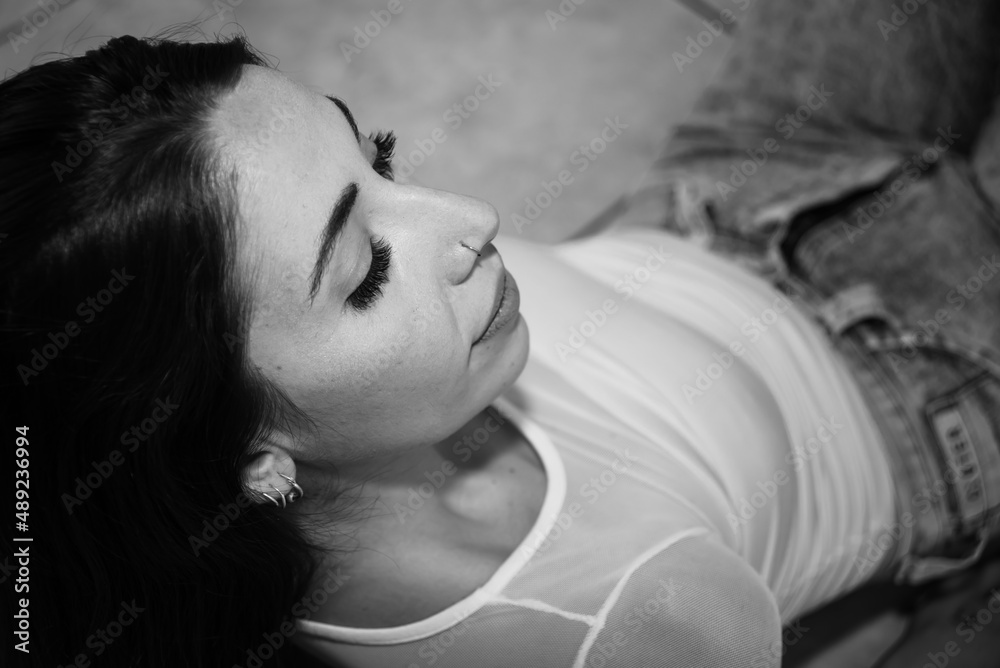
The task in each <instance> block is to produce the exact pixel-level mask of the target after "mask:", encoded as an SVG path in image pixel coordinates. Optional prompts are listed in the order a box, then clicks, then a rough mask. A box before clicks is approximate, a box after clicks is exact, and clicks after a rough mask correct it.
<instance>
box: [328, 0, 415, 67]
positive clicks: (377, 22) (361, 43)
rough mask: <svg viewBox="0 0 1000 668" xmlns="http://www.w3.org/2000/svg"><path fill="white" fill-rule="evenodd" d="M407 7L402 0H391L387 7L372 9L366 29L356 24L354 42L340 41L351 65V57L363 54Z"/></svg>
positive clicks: (341, 50)
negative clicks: (393, 18)
mask: <svg viewBox="0 0 1000 668" xmlns="http://www.w3.org/2000/svg"><path fill="white" fill-rule="evenodd" d="M404 9H405V7H404V6H403V3H402V1H401V0H389V4H388V5H386V8H385V9H373V10H371V15H372V19H374V20H372V21H368V22H367V23H365V25H364V29H362V27H361V26H354V40H353V43H352V42H343V41H342V42H340V44H339V45H338V46H340V53H342V54H343V56H344V60H346V61H347V64H348V65H349V64H350V63H351V59H352V58H354V57H355V56H358V55H360V54H361V52H362V51H363V50H365V49H367V48H368V47H369V46H370V45H371V43H372V40H373V39H375V38H376V37H378V36H379V35H381V34H382V31H383V30H384V29H385V28H388V27H389V24H390V23H392V17H393V16H396V15H398V14H401V13H402V12H403V10H404Z"/></svg>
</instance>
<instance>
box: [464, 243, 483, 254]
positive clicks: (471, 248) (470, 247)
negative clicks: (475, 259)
mask: <svg viewBox="0 0 1000 668" xmlns="http://www.w3.org/2000/svg"><path fill="white" fill-rule="evenodd" d="M458 243H460V244H462V245H463V246H465V247H466V248H468V249H469V250H470V251H472V252H473V253H475V254H476V255H478V256H479V257H482V256H483V254H482V253H480V252H479V251H477V250H476V249H475V248H473V247H472V246H470V245H468V244H467V243H465V242H464V241H459V242H458Z"/></svg>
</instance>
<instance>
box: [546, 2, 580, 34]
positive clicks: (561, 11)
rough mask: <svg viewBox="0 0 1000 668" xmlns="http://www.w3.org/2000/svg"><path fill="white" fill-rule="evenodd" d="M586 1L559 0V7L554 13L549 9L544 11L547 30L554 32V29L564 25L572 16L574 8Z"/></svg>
mask: <svg viewBox="0 0 1000 668" xmlns="http://www.w3.org/2000/svg"><path fill="white" fill-rule="evenodd" d="M586 1H587V0H559V5H558V6H557V7H556V11H553V10H551V9H547V10H545V20H546V21H547V22H548V24H549V29H550V30H552V31H553V32H555V29H556V27H558V25H559V24H560V23H565V22H566V20H567V19H568V18H569V17H570V16H572V15H573V12H575V11H576V8H577V7H579V6H580V5H582V4H583V3H585V2H586Z"/></svg>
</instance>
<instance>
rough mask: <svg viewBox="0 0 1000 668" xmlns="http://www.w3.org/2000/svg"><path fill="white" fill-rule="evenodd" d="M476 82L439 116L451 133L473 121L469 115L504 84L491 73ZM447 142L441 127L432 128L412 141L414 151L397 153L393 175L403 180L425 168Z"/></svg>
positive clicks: (446, 135)
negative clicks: (418, 168)
mask: <svg viewBox="0 0 1000 668" xmlns="http://www.w3.org/2000/svg"><path fill="white" fill-rule="evenodd" d="M477 81H478V85H477V86H476V88H475V89H474V90H473V91H472V93H470V94H469V95H466V96H465V97H464V98H462V100H461V101H459V102H455V103H454V104H452V105H451V106H450V107H448V109H447V110H446V111H445V112H444V114H443V115H442V116H441V118H442V120H444V122H445V123H447V124H448V127H449V128H451V129H452V130H457V129H459V128H460V127H462V123H464V122H465V121H466V120H468V119H469V118H471V117H472V114H473V113H474V112H476V111H477V110H478V109H479V106H480V104H481V103H483V102H485V101H486V100H488V99H490V97H492V95H493V93H495V92H496V90H497V89H498V88H499V87H500V86H502V85H503V82H502V81H499V80H497V79H496V78H495V77H494V75H493V74H492V73H490V74H487V75H485V76H480V77H479V79H477ZM446 141H448V133H447V131H446V130H445V129H444V128H442V127H436V128H434V129H433V130H432V131H431V132H430V134H429V135H428V136H427V137H426V138H424V139H414V140H413V144H414V146H416V149H414V150H412V151H410V152H409V153H406V154H405V155H404V154H403V152H402V151H398V150H397V152H396V158H395V159H394V160H393V168H394V169H393V171H394V172H395V173H396V174H397V175H398V176H402V177H408V176H410V175H412V174H413V172H414V171H415V168H416V167H419V166H420V165H422V164H424V162H426V160H427V158H429V157H430V156H432V155H434V152H435V151H436V150H437V147H438V146H439V145H440V144H443V143H444V142H446Z"/></svg>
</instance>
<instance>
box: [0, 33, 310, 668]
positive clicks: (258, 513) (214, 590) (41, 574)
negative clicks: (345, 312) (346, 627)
mask: <svg viewBox="0 0 1000 668" xmlns="http://www.w3.org/2000/svg"><path fill="white" fill-rule="evenodd" d="M247 64H254V65H266V63H265V62H264V60H263V59H262V58H261V57H260V56H259V55H257V54H256V53H255V52H254V51H253V50H252V49H251V48H250V47H249V46H248V44H247V43H246V42H245V40H244V39H243V38H242V37H235V38H231V39H228V40H222V41H218V42H216V43H178V42H172V41H168V40H164V39H143V40H140V39H136V38H134V37H128V36H126V37H121V38H115V39H112V40H110V41H109V42H108V43H107V44H106V45H104V46H102V47H101V48H99V49H96V50H92V51H88V52H87V53H86V54H84V55H82V56H79V57H73V58H66V59H62V60H57V61H52V62H47V63H43V64H39V65H35V66H33V67H31V68H29V69H27V70H25V71H23V72H20V73H18V74H16V75H14V76H12V77H10V78H8V79H7V80H5V81H3V82H2V83H0V378H2V380H0V383H2V385H0V387H2V391H3V397H2V399H3V400H2V402H0V403H2V409H0V410H2V411H3V413H4V415H3V418H4V419H3V422H2V433H0V444H2V448H3V450H4V451H5V454H4V459H6V460H7V461H8V462H9V461H11V460H12V459H13V460H14V463H15V469H17V470H20V471H26V472H27V473H16V474H15V475H16V476H18V477H17V478H16V480H25V481H28V484H27V485H21V484H18V486H17V489H22V488H23V489H24V494H21V495H19V496H20V497H22V498H18V499H15V501H16V502H20V504H21V505H19V506H17V509H18V510H21V511H22V512H23V515H21V516H20V517H19V518H17V520H15V521H17V522H21V521H22V520H23V524H20V523H19V524H17V525H16V526H15V530H14V531H13V534H14V536H13V537H11V536H10V535H4V536H3V543H4V548H3V549H4V553H3V554H0V564H4V565H6V566H7V567H10V566H11V565H13V571H11V570H10V569H9V568H6V569H5V571H4V574H0V577H3V576H5V577H6V578H7V580H8V582H7V583H6V584H5V585H4V586H5V587H6V586H10V587H11V588H12V589H14V584H15V583H14V581H15V580H16V578H17V577H18V575H17V572H18V569H19V568H20V567H19V566H18V559H19V557H17V556H9V555H18V554H23V552H24V551H25V550H26V549H27V551H28V557H26V558H25V557H21V558H22V559H26V560H27V563H28V566H27V568H28V569H29V572H30V575H29V580H30V585H29V587H30V589H27V588H24V589H14V592H15V593H14V597H13V603H14V609H13V610H7V611H4V617H5V619H6V620H11V619H12V618H14V630H15V631H17V630H19V629H21V628H24V627H25V626H27V627H28V631H29V632H30V645H29V646H27V647H28V648H29V649H30V654H29V655H22V656H25V657H30V661H31V662H32V664H33V665H38V666H43V665H44V666H48V667H51V666H55V665H57V664H66V665H69V664H71V663H73V661H74V660H75V658H76V657H77V656H78V655H80V654H83V655H86V658H87V660H89V661H91V662H92V664H93V665H142V666H170V667H171V668H176V667H178V666H211V667H212V668H218V667H219V666H227V667H228V666H233V665H241V666H242V665H260V663H262V664H267V663H269V662H268V661H267V660H266V659H267V658H268V656H269V655H270V654H271V653H272V652H257V651H256V650H257V648H258V647H260V646H262V644H265V641H266V639H267V638H268V637H270V638H271V642H270V644H271V646H272V650H273V648H274V645H279V646H280V645H282V644H284V645H285V646H286V647H287V645H288V644H289V643H287V642H284V641H286V640H287V639H288V638H287V631H286V632H282V631H281V630H280V629H281V628H282V623H283V622H287V621H288V620H289V619H292V615H290V613H289V611H290V610H291V609H292V608H293V607H294V606H295V602H296V601H297V600H299V599H300V598H301V597H302V596H303V594H304V592H305V590H306V588H307V586H308V583H309V580H310V578H311V577H312V572H313V570H314V568H315V566H314V559H313V558H312V554H311V552H310V545H309V543H308V541H307V540H306V538H305V534H304V533H303V531H302V530H301V529H300V528H298V527H297V526H296V525H295V524H294V523H293V522H292V521H290V519H288V517H287V516H286V515H284V514H283V513H282V511H281V510H280V509H277V508H274V507H268V506H266V505H260V504H257V503H254V502H253V501H252V500H251V499H250V498H249V495H248V493H247V491H246V490H245V489H244V485H243V480H242V477H241V471H242V470H243V467H244V466H245V465H246V464H247V463H248V462H249V461H250V460H251V459H252V457H253V453H254V447H255V445H256V444H258V443H259V442H260V440H261V438H262V437H263V436H264V435H266V434H267V433H268V432H269V431H270V430H272V429H276V428H287V427H289V426H290V425H292V424H295V423H296V421H297V420H299V419H301V418H302V417H303V416H302V414H301V413H299V412H298V411H297V410H296V408H295V406H294V405H292V404H291V403H290V402H289V401H288V399H287V397H285V396H284V395H283V394H282V393H281V392H280V391H279V390H278V389H277V388H276V387H274V386H273V385H272V384H270V383H269V382H268V380H267V379H266V378H264V377H263V376H262V375H261V374H260V373H259V371H257V370H256V369H255V367H254V366H253V365H252V364H251V363H250V362H249V361H248V357H247V348H246V328H247V323H248V322H249V318H250V317H251V313H252V302H251V289H250V280H249V279H248V278H247V277H246V276H244V275H242V274H240V273H239V272H238V271H237V269H238V262H237V259H236V258H237V243H236V242H237V236H238V235H237V232H238V229H239V216H238V208H237V199H236V195H235V176H234V174H233V173H232V171H231V170H229V171H227V170H226V169H224V168H223V167H222V166H221V163H220V160H219V158H218V156H217V152H216V151H215V150H213V148H212V137H211V136H210V135H209V133H208V130H207V119H208V117H209V115H210V113H211V112H212V111H213V105H214V103H215V101H217V100H218V99H219V97H220V96H221V95H222V94H224V93H225V92H227V91H229V90H231V89H232V88H233V87H234V86H235V85H236V84H237V83H238V81H239V79H240V75H241V68H242V67H243V66H244V65H247ZM18 428H21V429H18ZM18 439H20V440H18ZM6 466H7V462H5V463H4V467H5V468H6ZM5 496H8V495H6V494H5ZM9 498H10V497H9V496H8V499H9ZM10 503H11V501H8V502H5V504H6V505H5V512H10ZM3 526H4V534H7V533H8V529H7V527H9V526H10V523H9V522H8V520H4V522H3ZM12 538H15V539H16V538H21V539H24V538H31V541H30V542H29V541H25V540H20V541H15V540H12ZM4 558H6V559H7V561H6V562H5V561H3V559H4ZM22 598H25V599H28V603H29V605H28V608H27V610H28V612H27V613H25V612H24V611H23V610H22V608H21V604H22V603H23V601H20V600H19V599H22ZM4 599H5V600H7V601H9V600H10V599H9V597H6V596H5V597H4ZM17 614H20V615H21V617H20V618H15V617H14V616H15V615H17ZM25 614H29V615H30V619H29V620H28V621H27V624H25V622H24V621H23V619H24V615H25ZM5 626H6V625H5ZM285 628H286V629H287V628H288V627H287V624H286V626H285ZM278 633H281V634H282V635H280V636H277V638H276V635H277V634H278ZM21 637H24V636H21ZM278 640H281V642H279V641H278ZM19 641H20V640H19V637H18V636H17V635H15V637H14V639H13V642H14V643H15V644H17V643H18V642H19ZM6 642H8V643H9V642H11V639H10V637H9V636H8V639H7V640H6ZM15 654H18V652H17V651H15ZM254 657H256V659H257V661H259V662H260V663H257V662H255V661H254V660H253V658H254Z"/></svg>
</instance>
